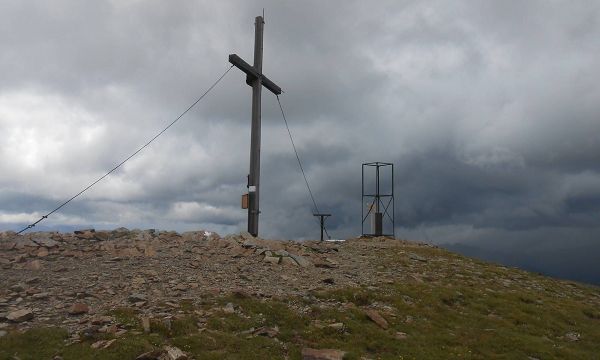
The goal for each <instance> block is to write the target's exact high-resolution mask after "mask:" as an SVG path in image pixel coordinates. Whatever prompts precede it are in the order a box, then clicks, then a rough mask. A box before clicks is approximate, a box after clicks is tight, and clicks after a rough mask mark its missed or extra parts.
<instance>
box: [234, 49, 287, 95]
mask: <svg viewBox="0 0 600 360" xmlns="http://www.w3.org/2000/svg"><path fill="white" fill-rule="evenodd" d="M229 62H230V63H232V64H233V65H234V66H235V67H237V68H238V69H240V70H242V71H243V72H245V73H246V75H248V78H249V79H251V80H254V79H257V78H259V77H260V80H261V83H262V84H263V85H264V87H266V88H267V89H269V90H270V91H271V92H272V93H273V94H275V95H279V94H281V88H280V87H279V86H277V85H276V84H275V83H274V82H272V81H271V80H269V78H267V77H266V76H265V75H263V74H260V73H259V72H258V71H256V69H255V68H254V66H252V65H250V64H248V63H247V62H245V61H244V60H242V58H240V57H239V56H237V55H236V54H231V55H229ZM246 83H248V85H251V84H250V82H249V81H248V80H247V81H246Z"/></svg>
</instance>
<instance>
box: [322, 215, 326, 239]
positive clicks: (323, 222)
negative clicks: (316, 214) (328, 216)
mask: <svg viewBox="0 0 600 360" xmlns="http://www.w3.org/2000/svg"><path fill="white" fill-rule="evenodd" d="M324 218H325V217H324V216H321V241H323V228H324V227H325V219H324Z"/></svg>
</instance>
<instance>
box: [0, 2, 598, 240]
mask: <svg viewBox="0 0 600 360" xmlns="http://www.w3.org/2000/svg"><path fill="white" fill-rule="evenodd" d="M0 6H1V7H2V9H0V13H1V14H2V15H0V17H1V19H2V21H0V24H1V25H0V42H1V43H2V44H4V45H5V46H4V47H5V48H6V51H3V53H2V54H0V66H1V67H2V69H5V70H4V71H3V74H4V75H3V80H2V81H1V82H0V126H1V127H2V129H1V131H2V134H4V135H3V136H2V137H1V138H0V204H1V206H0V227H2V228H4V229H12V228H13V227H14V226H16V225H17V223H19V224H22V223H23V222H25V221H27V220H24V219H26V218H27V216H29V217H32V216H33V214H32V213H33V212H35V211H39V212H43V211H47V210H50V209H51V208H52V207H53V205H54V204H56V203H59V202H60V201H61V200H62V199H65V198H68V197H69V196H70V195H71V194H72V193H74V192H76V191H78V190H79V189H80V188H81V187H83V186H85V185H86V184H87V183H89V182H90V181H92V180H93V179H94V178H96V177H98V176H100V175H102V173H103V171H105V170H106V169H108V168H110V167H111V166H112V165H113V164H115V163H117V162H118V161H119V160H120V159H122V158H124V157H125V156H127V155H128V154H129V153H131V152H132V151H133V150H135V149H136V148H137V147H138V146H139V145H140V144H142V143H143V142H144V141H145V140H147V139H148V138H150V137H151V136H152V135H153V134H154V133H155V132H156V131H157V130H159V129H160V128H161V126H163V124H165V123H167V122H168V121H170V120H171V119H172V118H173V117H174V116H176V114H177V113H178V112H180V111H181V110H183V109H184V108H185V107H186V105H187V104H189V103H190V102H192V101H193V100H194V99H195V97H196V96H198V95H199V94H200V93H201V92H202V91H203V90H204V89H205V88H206V87H207V86H208V85H209V83H210V82H211V81H212V79H214V78H215V77H216V76H217V74H219V73H220V72H222V71H224V70H225V69H226V68H227V66H228V65H227V55H228V54H229V53H238V54H239V55H240V56H242V57H243V58H246V59H247V60H250V59H251V58H252V48H253V46H252V41H253V20H254V16H256V15H257V14H259V13H260V11H261V9H262V7H265V8H266V22H267V23H266V27H265V45H264V49H265V62H264V70H265V72H266V73H267V74H268V75H269V77H270V78H272V79H273V80H274V81H276V82H277V83H278V84H280V85H281V86H282V87H283V88H284V90H285V91H286V93H285V94H284V95H283V96H282V101H283V104H284V106H285V108H286V112H287V115H288V117H289V120H290V125H291V128H292V131H293V133H294V135H295V139H296V144H297V146H298V149H299V151H300V154H301V156H302V158H303V160H304V162H305V164H304V165H305V170H306V171H307V175H308V177H309V180H310V181H311V184H312V188H313V191H314V192H315V195H316V196H317V200H318V201H319V203H320V207H321V209H322V210H325V211H331V212H332V213H334V217H332V218H331V219H330V228H331V230H332V233H333V234H334V235H335V236H339V237H344V236H351V235H356V234H357V233H358V232H359V231H360V212H361V210H360V208H361V206H363V205H362V204H361V203H360V164H361V163H362V162H366V161H377V160H379V161H390V162H394V163H395V165H396V183H395V186H396V191H397V199H396V204H397V206H396V214H397V224H399V225H398V228H397V230H398V233H399V234H400V235H401V236H403V235H405V236H413V237H418V238H424V237H427V238H431V239H430V240H431V241H436V242H444V241H460V239H464V241H474V240H473V239H476V238H479V237H483V238H485V239H494V240H495V239H498V238H499V237H507V238H511V239H512V238H518V237H519V234H522V235H523V236H522V238H523V239H531V238H535V236H533V235H530V234H538V235H536V236H540V237H542V236H543V237H548V236H550V237H551V236H552V234H553V233H555V234H556V236H557V237H558V236H564V232H563V230H564V229H567V230H568V229H572V231H573V234H590V232H591V233H592V234H593V233H597V230H596V229H597V228H598V226H599V225H600V217H599V216H598V215H600V185H598V184H600V169H599V166H598V160H597V159H598V156H599V155H600V121H599V119H598V114H600V111H599V110H600V87H599V86H598V83H597V80H596V79H598V78H600V70H598V69H600V66H599V65H600V63H599V62H600V60H599V59H600V56H599V55H600V43H599V42H598V41H597V40H596V39H598V38H599V37H600V23H599V11H600V10H599V9H600V6H598V4H597V3H595V2H593V1H581V2H576V3H572V2H560V1H559V2H552V3H548V2H545V1H539V2H537V1H530V2H527V3H521V2H518V3H517V2H510V1H509V2H497V1H483V2H480V1H462V2H452V3H449V2H443V1H439V2H428V3H426V4H425V3H423V2H416V1H388V2H377V3H374V4H371V3H369V5H368V6H367V5H366V3H365V2H286V3H281V2H239V3H230V2H219V3H211V2H192V1H181V2H177V6H175V5H174V3H171V2H158V1H156V2H154V1H150V2H127V1H118V2H108V1H107V2H94V3H81V2H72V1H64V2H53V3H52V5H49V4H44V3H37V4H35V3H24V2H17V1H14V2H5V3H3V4H2V5H0ZM249 112H250V89H249V87H248V86H247V85H246V84H245V83H244V76H243V75H242V74H241V73H240V72H239V71H237V69H234V70H232V71H231V73H230V74H229V75H228V76H227V78H225V80H224V81H223V82H222V83H221V84H220V85H219V87H218V88H216V89H215V90H214V92H213V93H211V94H210V95H209V96H208V97H207V98H206V99H205V100H204V101H202V102H201V103H200V104H199V106H198V108H197V109H195V110H194V111H193V112H192V113H190V114H188V116H187V117H186V118H184V119H182V120H181V122H180V123H179V124H177V125H176V126H175V127H174V128H172V129H171V130H170V131H169V132H168V133H167V134H165V136H164V137H162V138H161V139H159V140H158V141H157V142H156V143H155V144H153V145H152V147H151V148H149V149H148V150H147V151H145V152H144V153H142V154H140V156H139V157H137V158H135V159H133V160H132V161H131V162H130V163H128V164H126V165H125V167H124V168H123V169H122V170H120V171H119V172H118V173H116V174H114V176H111V178H110V179H109V180H108V181H106V182H103V183H102V184H99V186H98V187H97V188H95V189H93V190H91V191H90V192H89V193H88V194H86V195H85V197H83V198H82V199H80V200H77V202H76V203H74V204H73V205H72V206H69V207H67V208H65V209H64V211H61V216H62V217H60V218H55V219H50V220H49V221H48V224H49V225H59V224H60V222H61V221H62V222H65V223H68V225H77V223H82V224H90V225H93V226H97V227H101V226H105V227H114V226H120V225H123V226H141V227H163V228H171V229H177V230H184V229H190V228H198V227H209V228H212V229H215V230H217V231H236V230H241V229H243V228H244V227H245V219H244V212H243V211H242V210H240V209H237V207H238V206H239V195H240V194H241V193H243V192H244V191H245V176H246V174H247V171H248V170H247V168H248V154H247V152H248V148H249ZM288 141H289V140H288V139H287V132H286V130H285V127H283V124H282V121H281V119H280V114H279V109H278V107H277V103H276V100H275V99H274V98H273V97H272V96H271V95H270V94H269V93H268V92H265V95H264V98H263V151H262V155H263V158H262V170H263V175H262V189H263V193H262V194H263V198H262V212H263V214H262V219H261V232H262V234H263V235H265V236H269V237H288V238H304V237H315V236H316V235H317V229H316V226H315V220H314V219H313V218H312V216H311V202H310V200H309V198H308V195H307V193H306V190H305V188H304V184H303V181H302V178H301V175H300V173H299V171H298V169H297V165H296V164H295V158H294V155H293V152H292V151H291V148H290V145H289V143H288ZM28 214H29V215H28ZM33 217H35V216H33ZM15 219H17V220H18V221H17V220H15ZM31 220H33V218H32V219H31ZM552 229H563V230H561V231H557V232H553V231H552ZM507 234H509V235H507ZM511 234H512V235H511ZM586 236H587V235H586ZM482 241H483V240H482ZM528 241H529V240H528Z"/></svg>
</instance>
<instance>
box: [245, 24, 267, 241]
mask: <svg viewBox="0 0 600 360" xmlns="http://www.w3.org/2000/svg"><path fill="white" fill-rule="evenodd" d="M264 23H265V22H264V20H263V18H262V16H257V17H256V21H255V23H254V25H255V28H254V68H255V69H256V71H257V72H258V73H259V74H262V57H263V29H264ZM261 90H262V81H261V77H260V76H259V77H257V78H256V79H255V80H254V81H253V82H252V130H251V134H250V175H249V181H248V192H249V197H248V200H249V204H248V232H249V233H250V234H252V235H253V236H258V215H259V214H260V208H259V185H260V104H261Z"/></svg>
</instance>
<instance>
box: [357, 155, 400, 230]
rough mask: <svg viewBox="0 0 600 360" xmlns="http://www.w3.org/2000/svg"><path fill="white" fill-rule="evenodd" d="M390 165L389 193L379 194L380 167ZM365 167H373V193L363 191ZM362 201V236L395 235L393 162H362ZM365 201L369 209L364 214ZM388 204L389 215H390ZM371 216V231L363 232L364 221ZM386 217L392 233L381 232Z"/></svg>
mask: <svg viewBox="0 0 600 360" xmlns="http://www.w3.org/2000/svg"><path fill="white" fill-rule="evenodd" d="M387 166H390V167H391V180H392V181H391V189H388V191H389V193H384V194H381V188H380V168H382V167H387ZM365 168H367V169H370V168H375V193H365ZM361 187H362V201H361V209H362V210H361V214H362V216H361V217H362V224H361V229H362V235H363V236H391V237H395V236H396V229H395V228H396V227H395V207H396V206H395V202H394V164H392V163H385V162H379V161H376V162H369V163H363V164H362V186H361ZM365 203H370V206H369V210H368V211H367V213H366V214H365V207H364V205H365ZM390 206H391V207H392V209H391V215H390ZM382 210H383V212H382ZM371 214H372V215H373V217H372V220H373V222H372V226H371V231H372V232H371V233H365V222H366V221H367V220H368V218H369V215H371ZM386 217H387V218H388V219H389V221H390V223H391V225H392V233H391V234H389V233H387V234H386V233H384V232H383V224H384V219H385V218H386Z"/></svg>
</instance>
